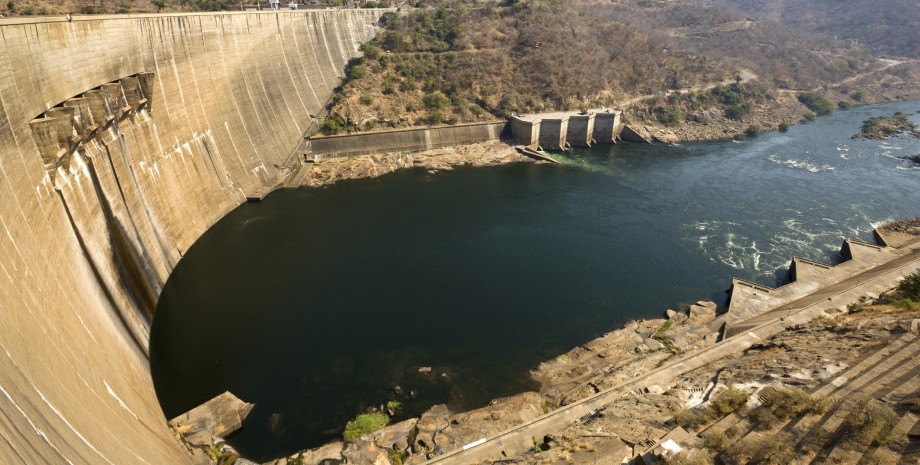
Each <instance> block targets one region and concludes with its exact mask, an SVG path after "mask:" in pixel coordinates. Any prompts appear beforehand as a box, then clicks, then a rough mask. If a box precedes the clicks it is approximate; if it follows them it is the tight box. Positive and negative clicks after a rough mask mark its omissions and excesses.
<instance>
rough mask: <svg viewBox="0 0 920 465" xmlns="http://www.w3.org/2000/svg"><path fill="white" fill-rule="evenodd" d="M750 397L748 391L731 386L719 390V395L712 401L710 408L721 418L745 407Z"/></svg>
mask: <svg viewBox="0 0 920 465" xmlns="http://www.w3.org/2000/svg"><path fill="white" fill-rule="evenodd" d="M749 397H750V395H749V394H748V393H746V392H744V391H742V390H740V389H735V388H733V387H729V388H726V389H723V390H721V391H719V395H718V396H716V398H715V399H714V400H713V401H712V402H710V408H711V409H712V411H713V413H715V414H716V416H718V417H719V418H721V417H724V416H726V415H728V414H730V413H732V412H734V411H736V410H738V409H740V408H741V407H744V404H746V403H747V401H748V398H749Z"/></svg>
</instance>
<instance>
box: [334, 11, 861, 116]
mask: <svg viewBox="0 0 920 465" xmlns="http://www.w3.org/2000/svg"><path fill="white" fill-rule="evenodd" d="M511 3H512V4H511V5H510V6H507V5H505V4H501V5H499V4H495V3H492V2H479V1H472V0H445V1H441V2H429V4H431V6H426V7H423V8H421V9H418V10H413V11H410V12H408V13H406V14H404V15H401V16H397V15H395V14H394V15H390V16H388V17H387V18H386V20H387V21H386V22H385V29H384V31H383V32H381V34H379V35H378V36H377V38H376V39H375V40H374V41H373V42H372V43H371V44H368V45H366V46H365V47H364V52H365V58H364V59H361V60H357V61H355V62H354V63H353V64H352V67H351V70H350V71H349V73H348V75H347V77H346V80H345V82H344V83H343V86H342V87H341V89H340V92H338V93H337V95H336V96H335V99H334V101H333V104H332V106H331V108H330V110H331V111H330V115H329V118H328V119H327V120H326V122H325V124H324V127H323V129H324V132H326V133H337V132H341V131H343V130H346V131H351V130H370V129H374V128H377V127H381V126H382V127H400V126H412V125H425V124H440V123H455V122H471V121H479V120H484V119H495V118H502V117H506V116H508V115H510V114H511V113H512V112H533V111H546V110H562V109H566V110H569V109H578V108H588V107H597V106H604V105H617V104H620V103H622V102H624V101H627V100H630V99H631V98H634V97H637V96H642V95H654V94H659V93H660V94H663V93H665V92H667V91H669V90H673V89H679V88H693V87H701V86H704V85H706V84H711V83H714V82H722V81H725V80H729V81H731V80H732V79H733V78H735V77H736V76H737V77H739V79H740V74H741V73H742V70H750V71H752V72H753V73H754V74H755V75H757V76H759V79H757V80H754V81H752V82H749V83H747V84H745V85H743V86H732V87H731V88H730V89H728V91H730V92H731V93H732V95H726V92H724V90H725V89H719V90H717V91H715V95H707V96H704V97H703V98H702V99H701V101H700V102H697V103H698V104H699V105H702V106H703V107H705V108H709V107H712V108H719V109H725V108H727V107H729V106H735V110H741V111H740V113H743V112H745V111H747V110H749V109H750V108H751V107H752V106H754V105H757V104H761V103H765V102H770V101H772V100H774V99H775V97H776V91H777V89H806V88H812V87H815V86H820V85H821V84H824V83H828V82H837V81H841V80H843V79H846V78H848V77H850V76H854V75H856V74H857V73H861V72H865V71H867V70H871V69H872V68H873V67H875V66H877V64H876V62H875V61H874V60H872V56H871V53H870V51H869V50H867V49H864V48H861V47H859V46H856V47H853V46H851V44H850V43H849V42H845V41H834V40H831V39H829V38H827V37H821V36H818V35H812V34H806V33H803V32H801V31H798V30H795V29H791V28H786V27H784V26H782V25H780V24H779V23H776V22H773V21H770V20H763V21H760V20H756V21H751V20H749V19H748V18H747V16H745V14H743V13H742V12H741V11H739V10H737V9H734V8H731V7H726V6H713V5H704V4H699V3H693V2H689V1H672V2H654V1H648V0H621V1H618V2H595V1H590V0H575V1H569V2H561V1H558V0H519V1H514V2H511ZM690 106H692V105H690ZM688 108H689V107H688ZM652 110H654V111H656V112H657V114H659V115H661V114H662V113H664V112H666V111H667V109H666V108H664V107H662V108H660V109H657V110H656V109H655V108H652ZM736 113H737V112H736ZM739 116H740V115H739Z"/></svg>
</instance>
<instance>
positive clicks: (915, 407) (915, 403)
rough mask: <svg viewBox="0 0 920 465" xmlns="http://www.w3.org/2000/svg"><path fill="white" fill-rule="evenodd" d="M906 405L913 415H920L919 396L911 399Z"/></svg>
mask: <svg viewBox="0 0 920 465" xmlns="http://www.w3.org/2000/svg"><path fill="white" fill-rule="evenodd" d="M907 405H908V406H910V409H911V410H912V411H913V412H914V413H920V396H918V397H914V398H913V399H911V400H909V401H908V402H907Z"/></svg>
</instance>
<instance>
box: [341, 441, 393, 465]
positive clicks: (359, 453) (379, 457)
mask: <svg viewBox="0 0 920 465" xmlns="http://www.w3.org/2000/svg"><path fill="white" fill-rule="evenodd" d="M342 456H344V457H345V460H346V461H347V462H348V463H349V464H350V465H393V463H392V462H390V454H388V453H387V451H385V450H383V449H382V448H380V447H377V445H376V444H374V443H373V441H366V440H363V439H359V440H357V441H355V442H353V443H351V444H349V445H347V446H345V450H343V451H342Z"/></svg>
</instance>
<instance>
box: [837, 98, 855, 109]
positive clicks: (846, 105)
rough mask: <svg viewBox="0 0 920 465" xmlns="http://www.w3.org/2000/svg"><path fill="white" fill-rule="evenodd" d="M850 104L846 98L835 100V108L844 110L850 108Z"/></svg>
mask: <svg viewBox="0 0 920 465" xmlns="http://www.w3.org/2000/svg"><path fill="white" fill-rule="evenodd" d="M851 106H853V105H850V102H847V101H846V100H841V101H839V102H837V108H839V109H841V110H846V109H847V108H850V107H851Z"/></svg>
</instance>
